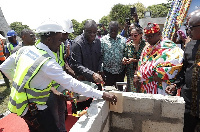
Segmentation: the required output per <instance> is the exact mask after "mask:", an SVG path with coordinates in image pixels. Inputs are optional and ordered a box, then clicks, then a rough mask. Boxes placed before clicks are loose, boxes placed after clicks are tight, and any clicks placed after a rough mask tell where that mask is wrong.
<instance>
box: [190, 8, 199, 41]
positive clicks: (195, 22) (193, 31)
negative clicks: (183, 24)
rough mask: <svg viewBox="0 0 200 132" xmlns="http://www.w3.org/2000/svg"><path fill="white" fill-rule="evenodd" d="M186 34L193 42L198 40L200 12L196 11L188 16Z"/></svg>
mask: <svg viewBox="0 0 200 132" xmlns="http://www.w3.org/2000/svg"><path fill="white" fill-rule="evenodd" d="M189 17H190V18H189V21H188V34H189V36H190V38H192V39H193V40H200V34H199V31H200V10H196V11H194V12H192V13H190V15H189Z"/></svg>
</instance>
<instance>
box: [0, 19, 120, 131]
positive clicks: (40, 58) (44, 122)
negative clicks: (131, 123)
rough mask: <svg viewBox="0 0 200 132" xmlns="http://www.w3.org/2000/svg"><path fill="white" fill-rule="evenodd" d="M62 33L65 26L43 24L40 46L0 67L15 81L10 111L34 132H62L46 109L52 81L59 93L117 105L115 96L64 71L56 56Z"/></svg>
mask: <svg viewBox="0 0 200 132" xmlns="http://www.w3.org/2000/svg"><path fill="white" fill-rule="evenodd" d="M62 32H63V28H62V26H60V25H59V24H57V23H55V22H52V21H47V22H45V23H43V24H41V25H40V26H39V27H38V28H37V33H39V35H40V38H41V41H40V43H38V44H37V45H36V46H24V47H22V48H20V49H19V50H18V51H17V52H16V53H14V54H12V55H11V56H10V57H9V58H7V59H6V61H4V63H2V64H1V65H0V70H1V71H2V72H3V73H4V74H5V75H6V76H7V77H8V78H9V79H10V80H13V85H12V87H11V94H10V99H9V103H8V108H9V110H10V111H11V112H12V113H16V114H17V115H18V116H21V117H22V118H23V119H24V120H25V121H26V123H27V124H28V126H29V129H30V131H31V132H33V131H34V132H35V131H42V132H58V131H59V129H58V128H57V126H56V123H55V121H54V119H53V116H52V114H51V112H50V111H49V109H48V107H47V106H46V101H47V99H48V97H49V92H50V89H51V85H50V84H51V82H52V80H55V81H56V82H57V83H59V84H60V85H61V86H62V87H60V89H58V91H62V90H64V89H68V90H70V91H73V92H76V93H79V94H82V95H84V96H87V97H94V98H97V99H100V98H103V99H105V100H108V101H110V102H111V103H112V104H114V103H116V102H117V98H116V96H114V95H112V94H109V93H107V92H103V91H99V90H95V89H93V88H92V87H90V86H88V85H86V84H83V83H81V82H79V81H78V80H76V79H74V78H72V77H71V76H70V75H68V74H66V72H64V71H63V69H62V67H61V66H60V65H59V64H58V63H57V62H56V60H55V59H56V58H55V55H54V54H53V52H55V53H57V50H58V49H59V46H60V44H61V37H62ZM62 88H63V89H62ZM60 96H62V94H60Z"/></svg>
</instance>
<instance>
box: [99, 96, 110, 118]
mask: <svg viewBox="0 0 200 132" xmlns="http://www.w3.org/2000/svg"><path fill="white" fill-rule="evenodd" d="M101 103H102V104H103V105H102V108H101V116H102V120H103V121H105V120H106V118H107V117H108V116H109V115H108V114H109V113H110V110H109V102H108V101H104V100H103V101H102V102H101Z"/></svg>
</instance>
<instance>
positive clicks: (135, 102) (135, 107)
mask: <svg viewBox="0 0 200 132" xmlns="http://www.w3.org/2000/svg"><path fill="white" fill-rule="evenodd" d="M123 107H124V112H137V113H150V114H153V108H154V100H153V99H149V98H139V96H135V97H124V103H123Z"/></svg>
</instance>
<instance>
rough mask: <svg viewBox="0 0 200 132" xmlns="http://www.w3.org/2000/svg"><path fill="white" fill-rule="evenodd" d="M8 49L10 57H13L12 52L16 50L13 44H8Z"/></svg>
mask: <svg viewBox="0 0 200 132" xmlns="http://www.w3.org/2000/svg"><path fill="white" fill-rule="evenodd" d="M7 48H8V51H9V53H10V55H11V52H12V50H13V49H14V46H13V44H11V43H8V44H7Z"/></svg>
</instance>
